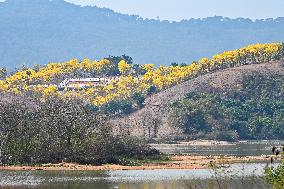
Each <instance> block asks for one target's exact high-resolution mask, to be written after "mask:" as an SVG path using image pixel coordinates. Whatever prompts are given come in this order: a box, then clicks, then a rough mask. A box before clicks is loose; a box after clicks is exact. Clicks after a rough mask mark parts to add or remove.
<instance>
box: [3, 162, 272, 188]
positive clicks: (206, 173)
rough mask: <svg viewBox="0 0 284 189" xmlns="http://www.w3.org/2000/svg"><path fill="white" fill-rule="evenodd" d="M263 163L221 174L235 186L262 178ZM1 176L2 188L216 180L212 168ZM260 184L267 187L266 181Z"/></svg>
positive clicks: (11, 173)
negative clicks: (238, 183) (240, 182)
mask: <svg viewBox="0 0 284 189" xmlns="http://www.w3.org/2000/svg"><path fill="white" fill-rule="evenodd" d="M264 166H265V165H264V164H235V165H233V166H231V167H230V168H226V169H224V170H223V173H222V174H224V175H223V176H225V177H226V178H228V180H229V181H230V183H231V184H232V186H234V185H236V184H234V183H236V182H239V180H240V179H239V178H240V177H242V176H243V177H245V178H246V180H248V181H249V178H250V176H251V175H252V174H253V175H254V178H258V179H260V177H261V176H262V175H263V168H264ZM244 167H245V169H244ZM0 178H1V179H0V188H1V189H94V188H95V189H96V188H98V189H148V188H149V189H160V188H163V189H173V188H175V189H184V188H188V185H189V184H198V185H199V186H200V187H201V188H203V187H206V186H207V185H208V184H210V183H211V182H212V181H213V183H214V179H213V180H212V178H213V172H212V170H144V171H133V170H131V171H34V172H29V171H2V172H0ZM258 183H260V184H261V185H262V186H264V185H263V181H261V180H258ZM231 188H234V187H231ZM248 188H249V187H248ZM258 188H262V187H261V186H258ZM265 188H267V187H265Z"/></svg>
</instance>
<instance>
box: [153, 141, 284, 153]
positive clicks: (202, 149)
mask: <svg viewBox="0 0 284 189" xmlns="http://www.w3.org/2000/svg"><path fill="white" fill-rule="evenodd" d="M282 144H284V141H241V142H237V143H233V145H212V146H202V145H201V146H199V145H196V146H194V145H176V144H158V145H153V146H154V147H155V148H157V149H158V150H160V151H161V152H163V153H169V154H192V155H232V156H260V155H271V149H272V147H273V146H281V145H282Z"/></svg>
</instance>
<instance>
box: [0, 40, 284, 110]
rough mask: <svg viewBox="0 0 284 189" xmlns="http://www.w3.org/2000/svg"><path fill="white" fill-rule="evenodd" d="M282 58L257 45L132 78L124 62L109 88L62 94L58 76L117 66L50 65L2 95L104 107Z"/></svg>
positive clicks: (1, 83)
mask: <svg viewBox="0 0 284 189" xmlns="http://www.w3.org/2000/svg"><path fill="white" fill-rule="evenodd" d="M283 57H284V45H283V43H271V44H256V45H249V46H247V47H244V48H241V49H237V50H233V51H226V52H223V53H221V54H217V55H215V56H213V57H212V58H211V59H208V58H201V59H200V60H199V61H198V62H193V63H192V64H190V65H186V66H159V67H158V68H155V66H154V64H144V65H141V66H140V68H141V69H142V70H143V71H144V72H143V74H142V75H138V76H137V75H135V74H133V73H134V72H132V71H131V70H132V69H133V68H132V67H131V65H130V64H128V63H127V62H126V61H125V60H121V61H120V62H119V63H118V65H116V66H117V69H118V70H119V71H120V73H121V74H122V75H121V76H119V77H118V78H117V79H116V80H113V81H112V82H110V83H108V84H107V85H106V86H97V87H93V88H88V89H84V90H80V91H78V90H76V91H63V92H60V93H59V92H58V90H57V87H56V86H55V85H49V82H50V81H51V80H52V79H53V78H55V77H57V76H60V75H62V74H66V73H73V72H76V71H79V70H81V71H86V72H95V73H96V74H100V73H103V72H105V71H106V70H109V69H112V68H114V66H115V65H114V64H113V63H112V62H111V61H109V60H107V59H103V60H101V61H92V60H90V59H84V60H83V61H81V62H80V61H79V60H77V59H72V60H70V61H67V62H63V63H50V64H48V65H47V66H44V67H42V68H39V69H38V70H37V71H35V70H32V69H23V70H20V71H18V72H16V73H15V74H13V75H11V76H8V77H7V78H6V79H5V80H0V91H9V92H13V93H22V92H25V91H33V92H38V93H40V94H42V96H44V97H47V96H50V95H58V96H62V97H68V98H70V97H72V96H76V97H78V96H79V97H82V98H84V99H85V100H87V101H88V102H90V103H92V104H93V105H96V106H101V105H103V104H105V103H108V102H110V101H113V100H118V99H127V98H129V97H131V96H132V95H133V94H134V93H136V92H139V93H142V94H144V95H146V94H147V91H148V90H149V88H150V87H152V86H153V87H155V88H156V89H157V90H164V89H167V88H169V87H171V86H173V85H177V84H179V83H181V82H183V81H185V80H188V79H191V78H193V77H196V76H197V75H200V74H205V73H208V72H212V71H215V70H220V69H224V68H228V67H235V66H241V65H245V64H253V63H261V62H269V61H272V60H279V59H283ZM44 85H45V86H44ZM59 94H60V95H59Z"/></svg>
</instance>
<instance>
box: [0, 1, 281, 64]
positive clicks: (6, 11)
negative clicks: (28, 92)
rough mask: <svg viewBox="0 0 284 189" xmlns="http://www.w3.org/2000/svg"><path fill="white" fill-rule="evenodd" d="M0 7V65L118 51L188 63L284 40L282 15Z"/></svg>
mask: <svg viewBox="0 0 284 189" xmlns="http://www.w3.org/2000/svg"><path fill="white" fill-rule="evenodd" d="M0 10H1V11H0V20H1V22H0V42H1V46H0V54H1V58H0V65H1V66H5V67H8V68H9V69H14V68H15V67H19V66H21V65H22V64H26V65H27V66H31V65H33V64H36V63H37V64H46V63H47V62H53V61H63V60H66V59H71V58H74V57H77V58H79V59H83V58H85V57H90V58H95V59H101V58H103V57H108V55H122V54H127V55H130V56H131V57H133V59H134V61H135V62H136V63H154V64H156V65H169V64H170V63H172V62H179V63H182V62H185V63H191V62H192V61H193V60H198V59H200V58H202V57H204V56H207V57H208V56H212V55H213V54H215V53H216V52H221V51H224V50H226V49H235V48H240V47H241V46H244V45H247V44H252V43H256V42H258V43H265V42H271V41H283V40H284V37H283V35H282V34H283V32H284V19H283V18H277V19H265V20H257V21H251V20H249V19H243V18H239V19H228V18H223V17H213V18H206V19H190V20H184V21H181V22H172V23H170V22H168V21H159V20H150V19H142V18H140V17H138V16H129V15H124V14H119V13H115V12H113V11H112V10H109V9H102V8H98V7H80V6H76V5H73V4H70V3H67V2H65V1H63V0H52V1H49V0H7V1H6V2H3V3H0ZM165 55H167V56H165Z"/></svg>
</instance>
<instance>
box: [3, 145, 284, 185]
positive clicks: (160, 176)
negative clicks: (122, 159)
mask: <svg viewBox="0 0 284 189" xmlns="http://www.w3.org/2000/svg"><path fill="white" fill-rule="evenodd" d="M280 144H283V143H282V141H261V142H252V141H251V142H248V143H238V144H235V145H230V146H227V145H224V146H210V147H209V146H180V145H179V146H175V145H160V146H157V148H159V149H160V150H161V151H164V152H166V153H191V154H197V155H216V154H218V155H228V154H229V155H239V156H247V155H261V154H271V152H270V151H271V147H272V146H273V145H280ZM265 166H266V163H249V164H233V165H230V166H228V167H227V166H226V167H224V168H222V169H220V170H217V171H214V170H211V169H203V170H139V171H133V170H124V171H0V188H1V189H30V188H31V189H117V188H118V189H152V188H153V189H186V188H190V186H191V187H192V186H197V187H195V188H196V189H198V188H206V187H208V186H209V185H210V186H213V187H212V188H218V182H219V184H221V185H222V184H225V185H227V188H232V189H254V188H255V189H261V188H269V186H267V185H266V184H265V181H264V179H263V172H264V168H265ZM221 178H222V179H225V180H226V181H225V182H224V183H223V181H222V179H221ZM217 181H218V182H217Z"/></svg>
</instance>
